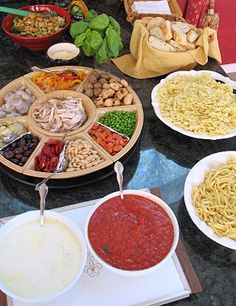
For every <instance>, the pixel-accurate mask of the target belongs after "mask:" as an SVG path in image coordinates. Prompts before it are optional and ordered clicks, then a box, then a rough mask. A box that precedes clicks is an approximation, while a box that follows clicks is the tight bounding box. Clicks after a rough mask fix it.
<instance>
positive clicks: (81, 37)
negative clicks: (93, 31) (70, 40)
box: [74, 33, 87, 48]
mask: <svg viewBox="0 0 236 306" xmlns="http://www.w3.org/2000/svg"><path fill="white" fill-rule="evenodd" d="M86 37H87V34H86V33H81V34H80V35H78V36H77V37H76V38H75V41H74V44H75V45H76V47H77V48H79V47H80V46H82V45H83V43H84V41H85V39H86Z"/></svg>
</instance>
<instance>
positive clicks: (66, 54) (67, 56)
mask: <svg viewBox="0 0 236 306" xmlns="http://www.w3.org/2000/svg"><path fill="white" fill-rule="evenodd" d="M79 54H80V48H77V47H76V46H75V45H74V44H72V43H58V44H54V45H52V46H51V47H50V48H49V49H48V50H47V56H48V57H49V58H50V59H51V60H52V61H55V62H57V63H60V62H61V63H69V62H71V61H74V60H76V58H77V57H78V56H79Z"/></svg>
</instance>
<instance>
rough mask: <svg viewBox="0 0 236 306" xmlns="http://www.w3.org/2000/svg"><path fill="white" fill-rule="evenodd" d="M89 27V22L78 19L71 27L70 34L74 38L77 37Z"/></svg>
mask: <svg viewBox="0 0 236 306" xmlns="http://www.w3.org/2000/svg"><path fill="white" fill-rule="evenodd" d="M88 27H89V24H88V23H87V22H85V21H83V20H80V21H77V22H75V23H73V24H72V25H71V27H70V35H71V37H72V38H76V36H78V35H80V34H82V33H83V32H85V31H86V30H87V29H88Z"/></svg>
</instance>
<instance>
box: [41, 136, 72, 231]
mask: <svg viewBox="0 0 236 306" xmlns="http://www.w3.org/2000/svg"><path fill="white" fill-rule="evenodd" d="M68 143H69V141H68V140H67V141H66V142H65V144H64V147H63V149H62V151H61V153H60V155H59V162H58V164H57V167H56V169H55V171H54V172H52V173H51V174H50V175H49V176H48V177H46V178H45V179H44V180H42V182H39V183H38V184H36V186H35V190H36V191H38V192H39V196H40V225H41V226H43V224H44V210H45V206H46V197H47V194H48V186H47V185H46V183H47V181H48V180H49V179H50V178H51V177H52V176H53V175H55V174H57V173H58V172H62V171H64V170H65V169H66V168H67V166H68V159H67V158H66V157H65V150H66V148H67V145H68Z"/></svg>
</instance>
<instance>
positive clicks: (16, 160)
mask: <svg viewBox="0 0 236 306" xmlns="http://www.w3.org/2000/svg"><path fill="white" fill-rule="evenodd" d="M11 161H12V162H13V163H14V164H18V163H19V160H18V159H17V158H12V159H11Z"/></svg>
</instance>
